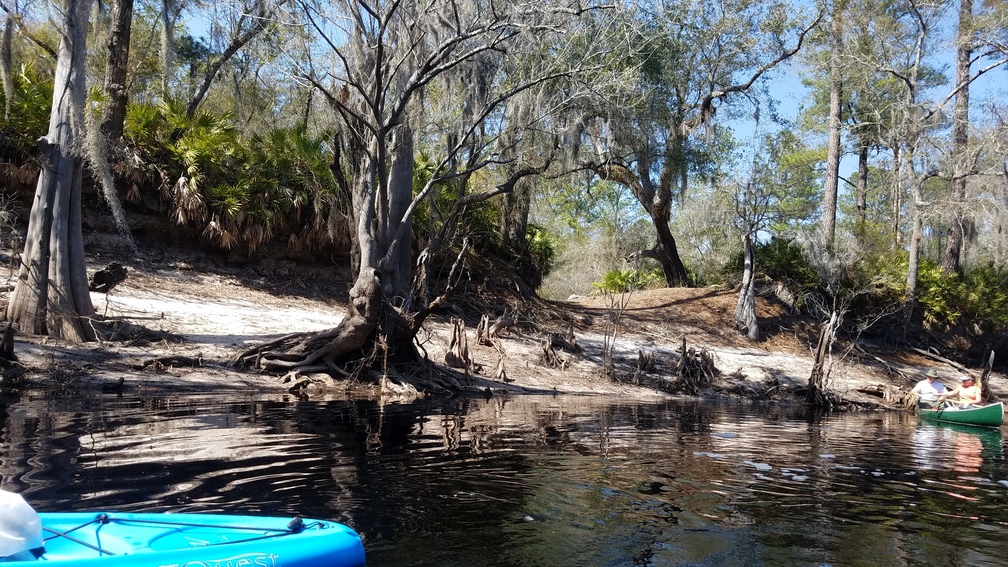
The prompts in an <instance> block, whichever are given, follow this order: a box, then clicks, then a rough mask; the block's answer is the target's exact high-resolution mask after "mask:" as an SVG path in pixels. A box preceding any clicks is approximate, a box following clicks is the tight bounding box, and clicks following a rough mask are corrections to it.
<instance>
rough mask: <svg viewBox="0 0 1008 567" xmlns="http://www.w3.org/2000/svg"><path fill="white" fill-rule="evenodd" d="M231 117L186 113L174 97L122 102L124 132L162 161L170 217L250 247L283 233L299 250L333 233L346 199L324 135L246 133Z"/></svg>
mask: <svg viewBox="0 0 1008 567" xmlns="http://www.w3.org/2000/svg"><path fill="white" fill-rule="evenodd" d="M231 123H232V117H231V116H230V115H229V114H222V115H214V114H211V113H209V112H197V113H196V114H194V115H193V116H191V117H187V115H186V112H185V107H184V105H183V104H181V103H178V102H166V103H161V104H158V105H146V104H134V105H130V106H129V108H128V109H127V115H126V135H127V137H128V139H129V140H130V141H131V142H132V143H133V144H134V146H135V147H136V148H137V149H138V150H139V151H141V152H142V153H143V154H144V155H145V156H146V158H147V160H148V161H149V162H151V163H155V164H157V166H158V167H159V168H160V170H161V171H160V178H161V181H160V183H161V187H160V192H161V195H162V197H165V198H167V199H168V200H169V201H170V202H171V203H172V205H173V206H174V210H173V211H172V213H171V215H170V216H171V217H172V218H174V219H175V220H176V222H178V223H179V224H189V225H193V224H195V225H202V228H203V236H204V238H207V239H209V240H211V241H213V242H215V243H216V244H217V245H218V246H220V247H221V248H224V249H232V248H240V249H244V250H245V251H247V252H248V253H253V252H255V251H256V250H258V249H259V248H261V247H262V246H263V245H265V244H267V243H269V242H270V241H273V240H275V239H278V238H281V237H284V238H285V239H286V244H287V247H288V249H290V251H291V252H294V253H298V254H300V253H310V252H311V251H313V250H316V249H318V248H320V247H323V246H325V245H327V244H331V243H332V242H333V241H334V240H336V238H334V236H335V235H333V234H332V231H331V230H330V227H329V226H328V223H329V219H330V218H331V216H332V215H330V212H331V210H332V209H333V208H334V207H338V208H340V209H341V210H345V203H343V199H342V198H340V197H339V196H338V195H337V193H336V191H335V187H336V183H335V180H334V178H333V174H332V171H331V170H330V168H329V164H330V162H331V159H332V156H331V153H330V152H329V151H328V149H327V146H326V140H328V139H329V138H330V136H329V134H328V133H326V132H323V133H321V134H311V133H309V131H308V129H307V127H306V126H305V125H304V124H301V125H298V126H294V127H291V128H275V129H272V130H270V131H268V132H266V133H265V134H261V135H260V134H254V135H252V136H251V137H250V138H244V137H242V136H241V135H240V134H239V133H238V131H237V130H236V129H235V128H234V127H233V126H232V124H231Z"/></svg>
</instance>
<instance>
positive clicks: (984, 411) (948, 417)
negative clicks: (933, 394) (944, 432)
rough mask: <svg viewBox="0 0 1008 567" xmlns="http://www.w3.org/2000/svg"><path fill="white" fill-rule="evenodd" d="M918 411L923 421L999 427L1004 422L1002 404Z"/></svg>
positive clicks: (922, 409)
mask: <svg viewBox="0 0 1008 567" xmlns="http://www.w3.org/2000/svg"><path fill="white" fill-rule="evenodd" d="M919 411H920V416H921V417H922V418H924V419H930V420H932V421H944V422H947V423H962V424H964V425H983V426H987V427H1001V422H1002V421H1004V404H1003V403H1002V402H998V403H996V404H990V405H986V406H981V407H973V408H969V409H959V408H921V409H920V410H919Z"/></svg>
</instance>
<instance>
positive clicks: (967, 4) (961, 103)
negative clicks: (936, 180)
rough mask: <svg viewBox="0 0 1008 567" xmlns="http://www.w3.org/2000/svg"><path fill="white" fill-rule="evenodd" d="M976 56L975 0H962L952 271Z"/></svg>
mask: <svg viewBox="0 0 1008 567" xmlns="http://www.w3.org/2000/svg"><path fill="white" fill-rule="evenodd" d="M972 56H973V0H961V2H960V4H959V41H958V47H957V49H956V86H957V87H960V88H959V90H958V91H957V92H956V97H955V100H956V102H955V114H954V117H953V121H952V156H953V159H954V163H955V166H954V168H953V172H954V175H953V177H952V203H953V204H954V207H953V210H955V211H957V212H959V213H960V214H957V215H955V217H954V218H952V219H949V228H948V242H947V243H946V245H945V254H944V256H943V258H942V272H943V273H945V274H946V275H951V274H955V273H958V272H959V264H960V254H961V253H962V245H963V223H965V222H966V219H965V218H964V216H965V215H964V213H963V211H962V207H963V205H964V204H965V202H966V171H967V170H968V169H969V164H968V163H967V162H968V152H969V150H968V148H967V146H968V145H969V86H967V83H968V82H969V79H970V58H971V57H972Z"/></svg>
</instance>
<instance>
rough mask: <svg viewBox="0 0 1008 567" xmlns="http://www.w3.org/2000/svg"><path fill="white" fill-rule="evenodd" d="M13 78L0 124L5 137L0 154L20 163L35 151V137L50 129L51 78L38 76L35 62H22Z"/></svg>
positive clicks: (37, 137) (36, 144)
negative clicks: (12, 85) (8, 103)
mask: <svg viewBox="0 0 1008 567" xmlns="http://www.w3.org/2000/svg"><path fill="white" fill-rule="evenodd" d="M13 80H14V93H13V96H12V97H11V100H10V113H9V114H8V115H7V117H6V118H3V119H2V127H0V133H2V135H3V138H4V140H3V143H2V145H0V155H2V156H3V157H4V158H6V159H8V160H10V161H13V162H15V163H21V162H24V161H27V160H28V159H29V158H31V157H33V156H36V155H37V154H38V139H39V138H40V137H41V136H43V135H45V133H46V132H47V131H48V130H49V111H50V109H51V108H52V96H53V91H52V89H53V79H52V76H48V77H45V76H41V74H40V73H39V72H38V70H37V69H36V67H35V66H34V65H31V64H25V65H22V66H21V67H20V69H18V70H17V72H15V73H14V76H13ZM0 99H2V95H0ZM5 104H6V101H5Z"/></svg>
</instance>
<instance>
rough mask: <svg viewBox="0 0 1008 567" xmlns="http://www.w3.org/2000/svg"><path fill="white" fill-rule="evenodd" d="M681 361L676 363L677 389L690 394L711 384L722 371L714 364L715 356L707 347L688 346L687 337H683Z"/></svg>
mask: <svg viewBox="0 0 1008 567" xmlns="http://www.w3.org/2000/svg"><path fill="white" fill-rule="evenodd" d="M679 352H680V356H679V362H678V363H677V364H676V368H675V375H676V378H677V380H676V386H675V389H676V390H677V391H680V392H685V393H687V394H690V395H696V394H698V393H699V392H700V390H701V389H703V388H706V387H707V386H710V385H711V383H713V381H714V378H716V377H717V375H718V374H720V371H719V370H718V369H717V367H716V366H714V356H713V355H712V354H711V353H710V351H708V350H707V349H705V348H704V349H700V350H697V349H695V348H687V347H686V337H683V339H682V347H681V348H680V351H679Z"/></svg>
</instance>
